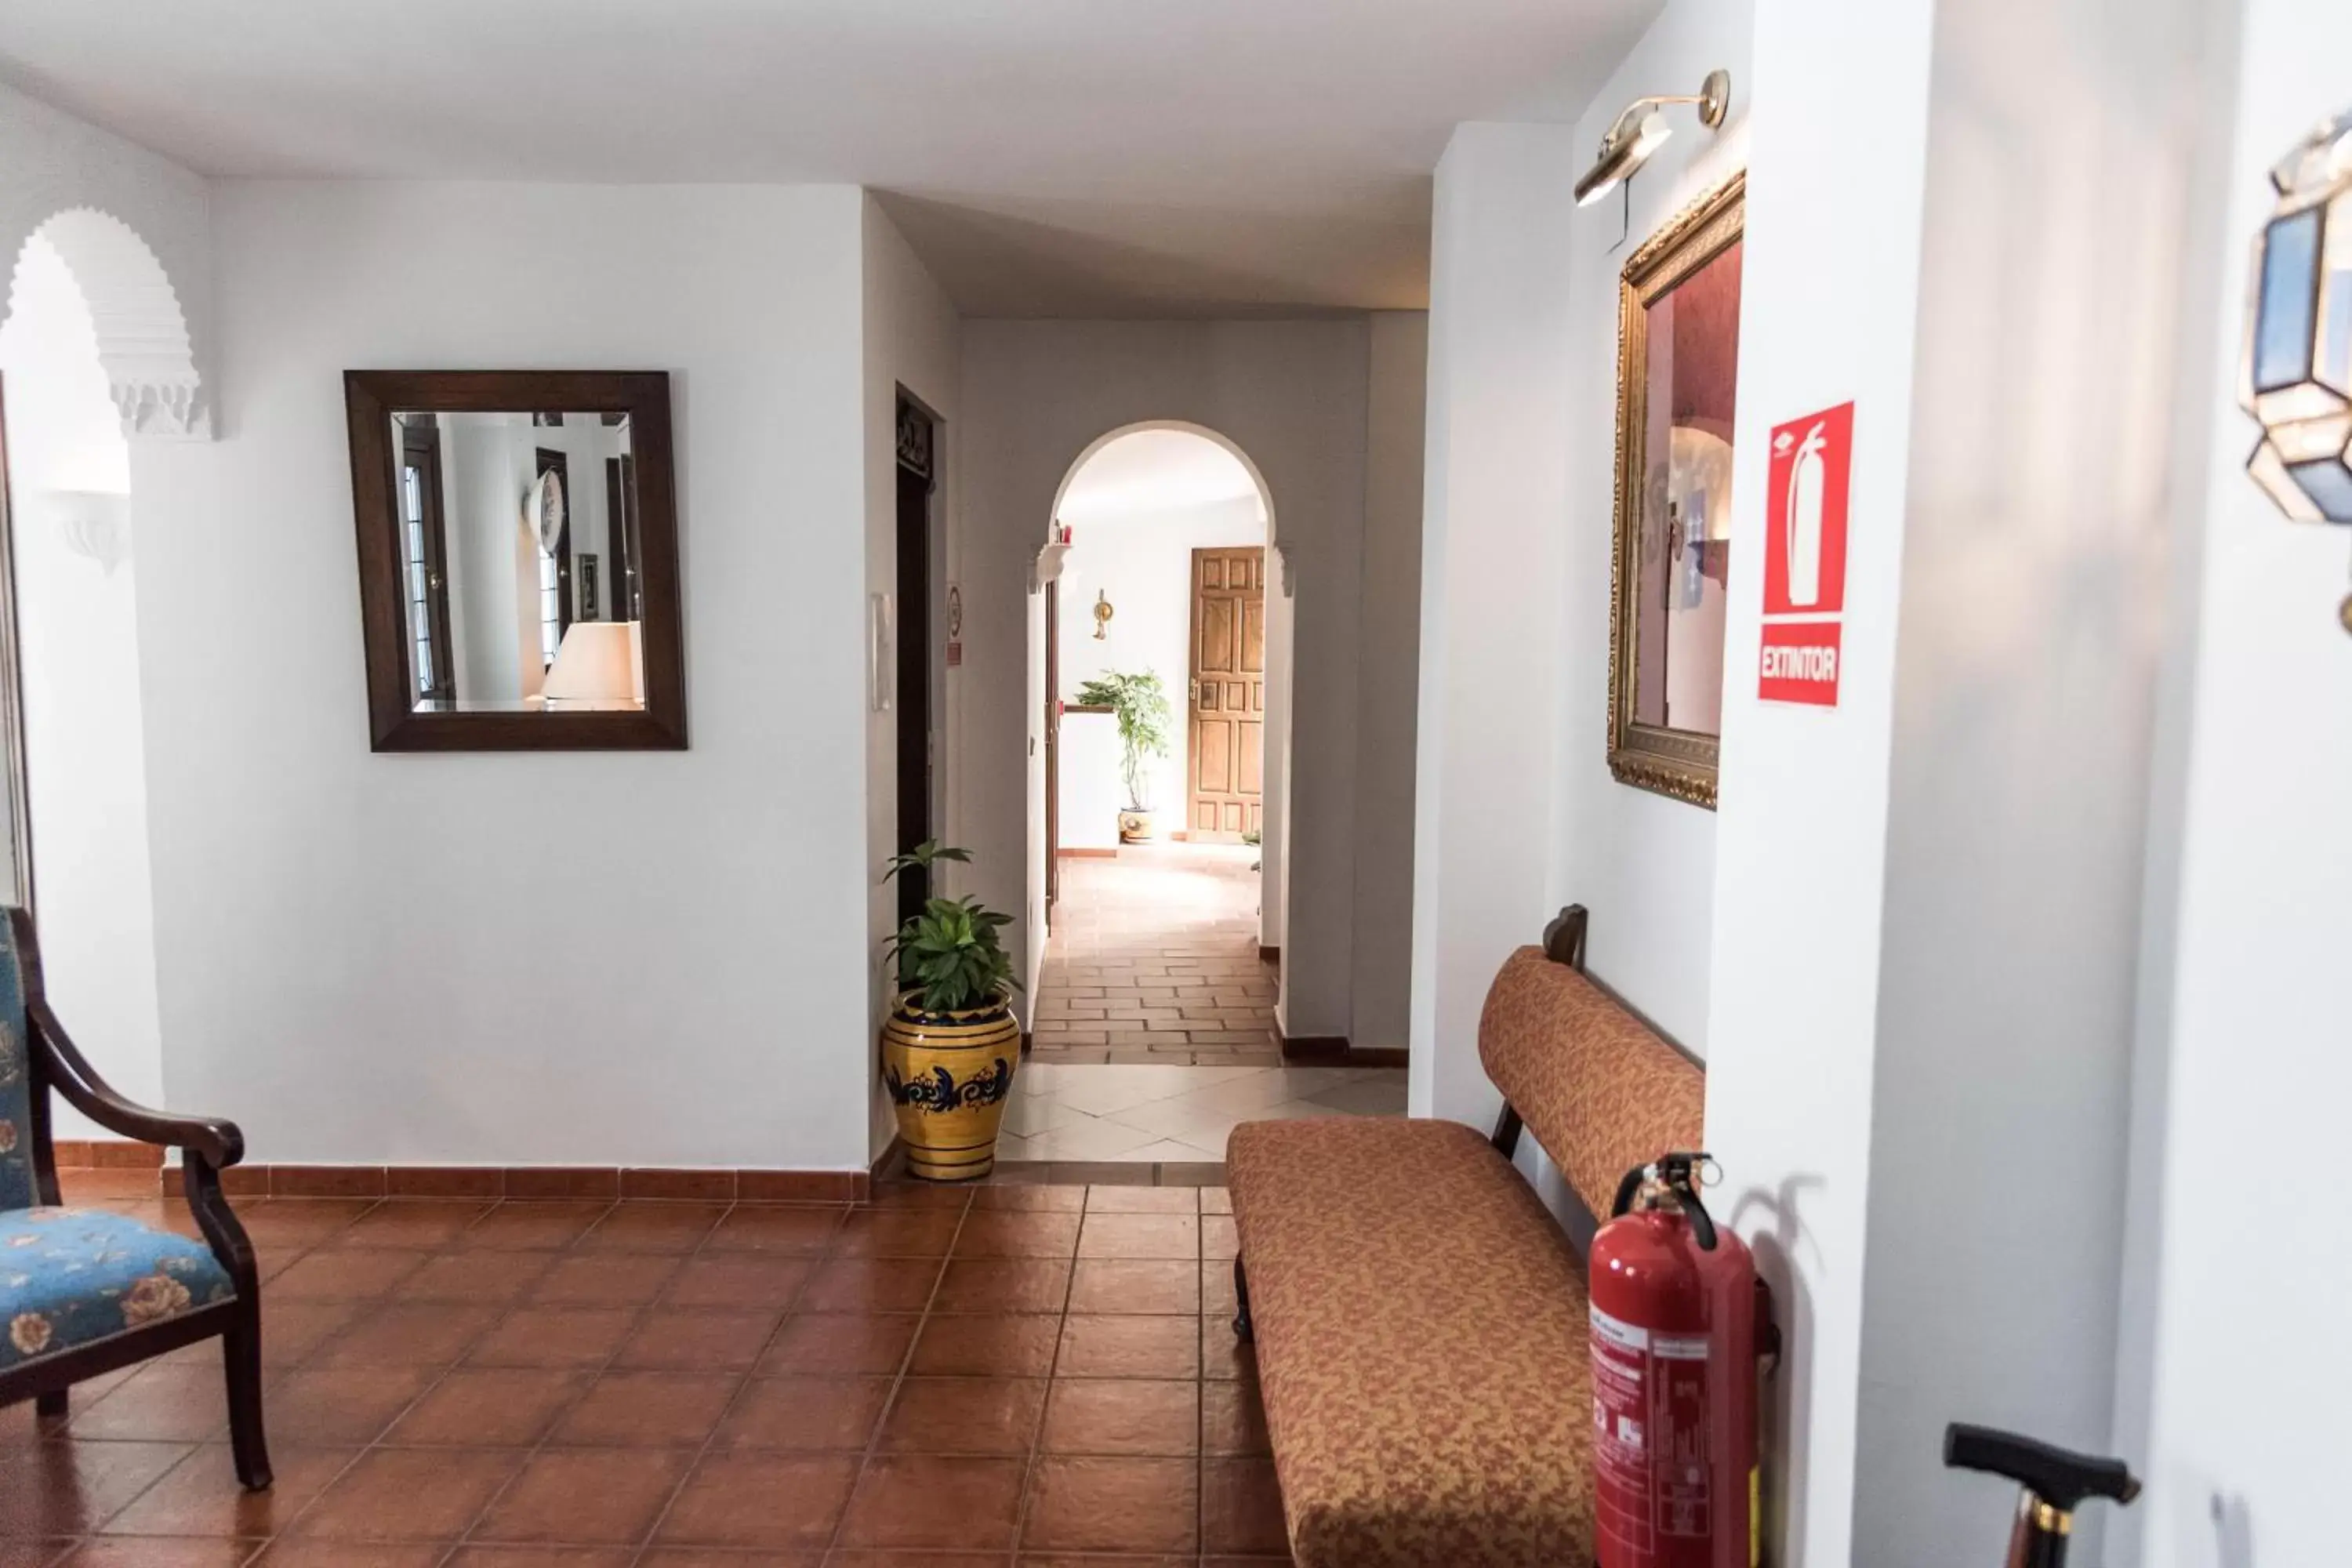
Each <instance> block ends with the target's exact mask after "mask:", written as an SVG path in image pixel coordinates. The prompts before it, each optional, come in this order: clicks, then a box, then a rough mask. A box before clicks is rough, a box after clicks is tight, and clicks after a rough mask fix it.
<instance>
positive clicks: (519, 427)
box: [389, 410, 646, 713]
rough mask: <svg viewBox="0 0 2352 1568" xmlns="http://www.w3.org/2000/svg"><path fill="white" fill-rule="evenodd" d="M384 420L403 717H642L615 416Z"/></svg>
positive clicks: (628, 506)
mask: <svg viewBox="0 0 2352 1568" xmlns="http://www.w3.org/2000/svg"><path fill="white" fill-rule="evenodd" d="M391 420H392V428H391V431H390V433H389V434H390V436H391V439H392V449H393V450H394V452H395V453H396V454H397V455H398V465H399V466H398V469H397V473H396V479H395V488H396V493H395V495H394V518H395V520H396V522H397V526H398V528H399V531H400V535H401V541H400V542H401V590H402V594H403V595H404V609H405V613H406V614H405V626H404V629H405V632H406V646H407V656H408V682H409V685H408V691H409V698H410V707H411V710H412V711H415V712H419V713H531V712H564V711H593V710H643V709H644V707H645V700H646V683H645V649H644V641H643V636H642V625H643V621H644V605H643V589H642V586H641V584H640V581H639V574H638V567H639V563H640V562H641V561H642V559H643V556H644V551H643V547H642V545H641V543H640V542H639V538H638V526H637V493H636V492H637V486H636V472H635V455H634V453H633V452H632V450H631V444H630V437H631V423H630V416H628V415H627V414H625V413H622V414H610V413H607V414H595V413H585V414H583V413H568V412H566V413H555V412H511V413H508V412H501V413H475V412H451V411H447V410H443V411H440V412H426V411H400V412H395V413H394V414H393V415H392V416H391Z"/></svg>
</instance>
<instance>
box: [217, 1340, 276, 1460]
mask: <svg viewBox="0 0 2352 1568" xmlns="http://www.w3.org/2000/svg"><path fill="white" fill-rule="evenodd" d="M221 1360H222V1363H223V1364H224V1366H225V1367H226V1371H227V1373H228V1435H229V1445H230V1447H231V1448H232V1450H233V1451H234V1453H235V1456H236V1479H238V1480H240V1481H242V1482H244V1483H245V1489H246V1490H247V1491H255V1492H266V1491H268V1489H269V1483H270V1481H271V1480H272V1479H274V1478H273V1477H272V1476H271V1475H270V1472H269V1440H268V1436H266V1434H265V1433H264V1432H263V1430H262V1424H261V1322H260V1320H259V1318H258V1316H255V1317H251V1318H247V1320H246V1321H244V1322H243V1323H242V1324H240V1325H239V1326H238V1327H236V1328H234V1329H231V1330H230V1331H228V1332H227V1333H226V1334H224V1335H222V1336H221Z"/></svg>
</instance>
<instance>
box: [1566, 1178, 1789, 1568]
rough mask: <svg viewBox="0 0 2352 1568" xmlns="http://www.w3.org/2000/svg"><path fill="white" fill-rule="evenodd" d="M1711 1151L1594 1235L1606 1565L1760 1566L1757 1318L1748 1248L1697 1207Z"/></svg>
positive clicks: (1641, 1187) (1654, 1184)
mask: <svg viewBox="0 0 2352 1568" xmlns="http://www.w3.org/2000/svg"><path fill="white" fill-rule="evenodd" d="M1709 1163H1711V1162H1710V1161H1709V1160H1708V1157H1707V1156H1706V1155H1705V1154H1702V1153H1675V1154H1664V1155H1661V1156H1659V1158H1658V1160H1657V1163H1654V1164H1651V1165H1640V1166H1636V1167H1635V1168H1634V1169H1633V1170H1631V1171H1628V1172H1627V1173H1625V1179H1624V1180H1623V1181H1622V1182H1621V1183H1619V1184H1618V1187H1617V1202H1616V1204H1615V1205H1614V1207H1613V1209H1612V1216H1613V1217H1612V1218H1611V1219H1610V1221H1609V1223H1608V1224H1606V1225H1604V1226H1601V1232H1600V1234H1599V1235H1598V1236H1597V1237H1594V1238H1593V1243H1592V1258H1591V1294H1592V1425H1593V1433H1592V1462H1593V1469H1594V1472H1595V1479H1596V1480H1597V1483H1598V1485H1597V1487H1596V1489H1595V1490H1596V1496H1595V1508H1596V1514H1597V1518H1596V1521H1595V1524H1596V1534H1597V1535H1598V1537H1599V1539H1598V1542H1597V1543H1596V1548H1595V1550H1596V1554H1597V1555H1598V1557H1599V1559H1600V1562H1601V1568H1755V1564H1756V1563H1757V1562H1758V1560H1759V1551H1758V1544H1759V1542H1758V1532H1757V1527H1756V1510H1757V1489H1758V1488H1757V1468H1756V1464H1757V1460H1756V1447H1757V1435H1756V1405H1757V1371H1758V1363H1757V1353H1758V1349H1759V1346H1758V1338H1759V1330H1758V1321H1759V1318H1763V1319H1764V1320H1765V1321H1766V1323H1767V1325H1768V1327H1767V1330H1766V1331H1767V1332H1768V1333H1769V1309H1768V1308H1767V1307H1766V1306H1765V1303H1764V1301H1763V1299H1762V1297H1761V1294H1760V1292H1759V1288H1758V1286H1757V1282H1756V1262H1755V1259H1754V1258H1752V1257H1751V1256H1750V1255H1749V1253H1748V1247H1747V1244H1746V1243H1744V1242H1742V1241H1741V1240H1740V1239H1739V1237H1737V1236H1734V1235H1732V1234H1731V1233H1730V1232H1729V1231H1727V1230H1721V1229H1718V1228H1717V1226H1716V1224H1715V1222H1714V1220H1713V1219H1711V1218H1710V1217H1709V1216H1708V1215H1707V1212H1706V1205H1704V1204H1702V1203H1701V1202H1700V1201H1699V1195H1698V1173H1699V1172H1700V1171H1701V1170H1703V1169H1704V1168H1706V1166H1707V1165H1708V1164H1709Z"/></svg>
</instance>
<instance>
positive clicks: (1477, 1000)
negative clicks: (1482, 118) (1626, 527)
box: [1408, 124, 1607, 1122]
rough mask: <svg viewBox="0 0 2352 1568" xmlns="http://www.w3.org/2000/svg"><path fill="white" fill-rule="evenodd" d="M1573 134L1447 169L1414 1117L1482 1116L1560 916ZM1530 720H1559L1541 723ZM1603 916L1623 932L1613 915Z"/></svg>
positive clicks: (1424, 586)
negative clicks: (1481, 1055)
mask: <svg viewBox="0 0 2352 1568" xmlns="http://www.w3.org/2000/svg"><path fill="white" fill-rule="evenodd" d="M1577 146H1578V143H1577V142H1576V138H1575V135H1574V132H1573V131H1572V130H1571V128H1570V127H1568V126H1565V125H1504V124H1478V125H1464V126H1460V127H1457V128H1456V129H1455V131H1454V138H1453V140H1452V142H1450V143H1448V145H1447V147H1446V149H1445V156H1444V159H1443V160H1442V161H1441V162H1440V163H1439V164H1438V166H1437V187H1436V197H1435V199H1436V208H1435V213H1434V231H1433V247H1432V251H1431V281H1430V313H1429V419H1428V437H1429V438H1428V456H1427V468H1426V477H1425V495H1426V502H1425V511H1424V518H1423V549H1422V559H1421V651H1420V667H1421V679H1420V692H1421V699H1420V708H1419V718H1418V721H1417V729H1416V731H1415V752H1416V764H1415V765H1416V770H1417V771H1416V774H1415V779H1414V786H1413V788H1414V796H1413V822H1414V826H1413V842H1412V849H1413V857H1414V859H1413V887H1412V1004H1411V1006H1412V1021H1411V1030H1412V1058H1411V1062H1410V1067H1409V1074H1408V1086H1409V1092H1410V1102H1411V1105H1412V1113H1413V1114H1414V1115H1416V1116H1444V1117H1451V1118H1453V1119H1454V1120H1456V1121H1471V1122H1481V1121H1489V1120H1491V1119H1492V1117H1493V1116H1494V1113H1495V1110H1496V1107H1497V1106H1499V1105H1500V1103H1501V1099H1500V1097H1499V1096H1498V1095H1497V1094H1496V1092H1495V1089H1494V1088H1493V1086H1492V1085H1491V1084H1489V1083H1488V1082H1487V1081H1486V1074H1485V1072H1484V1071H1483V1070H1481V1068H1479V1066H1478V1056H1477V1027H1478V1012H1479V1008H1480V1006H1481V1005H1482V1004H1483V1003H1484V1001H1485V999H1486V986H1487V984H1488V983H1489V982H1490V981H1492V980H1493V978H1494V975H1495V971H1496V968H1497V967H1499V966H1500V964H1501V963H1502V961H1503V960H1504V958H1505V957H1507V955H1508V954H1509V953H1510V952H1511V950H1512V949H1513V948H1516V947H1518V946H1520V945H1521V944H1523V943H1526V942H1533V941H1535V940H1536V939H1537V937H1538V933H1539V932H1540V931H1542V929H1543V924H1544V921H1545V920H1546V919H1547V918H1548V917H1549V914H1550V913H1551V912H1552V911H1551V910H1548V909H1547V908H1546V907H1545V900H1546V899H1547V898H1548V897H1549V893H1550V890H1551V889H1550V883H1551V876H1550V873H1549V866H1550V862H1551V858H1552V856H1551V836H1552V833H1553V831H1554V828H1555V823H1554V820H1553V817H1554V798H1553V784H1552V767H1553V763H1554V748H1555V745H1556V742H1554V740H1553V738H1552V737H1551V735H1550V734H1549V729H1550V728H1551V724H1550V721H1549V720H1550V717H1551V716H1553V715H1556V714H1557V713H1558V712H1559V692H1560V690H1561V689H1562V687H1563V685H1564V681H1563V676H1562V671H1561V662H1562V659H1563V658H1564V656H1565V643H1564V640H1563V639H1564V632H1563V626H1562V614H1561V600H1562V598H1563V595H1562V594H1561V592H1560V584H1561V581H1562V573H1563V572H1564V570H1565V563H1566V561H1567V559H1568V551H1567V544H1566V541H1565V539H1564V537H1563V530H1562V520H1563V519H1564V518H1565V517H1566V516H1567V515H1568V509H1569V500H1568V498H1569V489H1568V482H1569V468H1568V463H1567V460H1566V458H1565V455H1564V454H1563V452H1562V450H1561V435H1560V433H1561V432H1562V431H1564V430H1566V429H1568V428H1569V411H1570V403H1571V391H1570V380H1571V377H1570V374H1569V369H1568V366H1569V356H1568V347H1569V341H1570V337H1569V333H1570V322H1569V318H1570V309H1569V300H1568V294H1567V290H1566V289H1565V288H1564V287H1563V286H1562V279H1566V278H1567V277H1568V276H1569V269H1570V227H1571V226H1570V218H1569V213H1570V205H1569V202H1568V200H1567V196H1566V193H1567V191H1568V189H1569V187H1570V185H1571V184H1574V182H1575V179H1576V174H1577V167H1578V153H1577ZM1530 715H1544V716H1546V721H1544V722H1531V721H1530V717H1529V716H1530ZM1601 919H1602V920H1603V921H1605V920H1606V919H1607V914H1606V911H1605V910H1604V911H1602V914H1601Z"/></svg>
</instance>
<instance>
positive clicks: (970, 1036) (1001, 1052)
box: [882, 993, 1021, 1182]
mask: <svg viewBox="0 0 2352 1568" xmlns="http://www.w3.org/2000/svg"><path fill="white" fill-rule="evenodd" d="M1020 1060H1021V1026H1020V1025H1019V1024H1017V1023H1015V1022H1014V1021H1013V1013H1012V1010H1011V1009H1010V1008H1008V1007H1006V1006H1005V1005H1003V1003H999V1004H997V1005H994V1006H992V1007H976V1008H973V1009H971V1010H970V1011H968V1012H960V1013H926V1012H924V1011H923V1010H922V1009H921V1007H920V1006H919V1005H918V1003H917V1001H916V999H915V997H914V995H913V994H911V993H910V994H907V995H904V996H901V997H899V998H898V1006H897V1007H896V1008H895V1009H893V1010H892V1012H891V1014H890V1019H889V1022H887V1023H886V1024H884V1025H883V1026H882V1078H883V1081H884V1082H885V1083H887V1085H888V1086H889V1089H890V1100H891V1104H892V1106H893V1108H894V1109H895V1110H897V1111H898V1137H899V1141H900V1142H903V1143H905V1144H906V1146H907V1169H908V1173H909V1174H911V1175H914V1176H916V1177H918V1178H919V1179H921V1180H923V1181H926V1182H972V1181H978V1180H979V1179H980V1178H981V1177H982V1176H985V1175H987V1174H988V1173H989V1172H991V1171H992V1170H994V1169H995V1168H996V1130H997V1126H998V1124H999V1123H1000V1122H1002V1121H1003V1120H1004V1099H1005V1096H1006V1095H1008V1094H1010V1093H1011V1092H1012V1091H1013V1068H1014V1066H1015V1065H1016V1064H1017V1063H1018V1062H1019V1061H1020Z"/></svg>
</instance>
